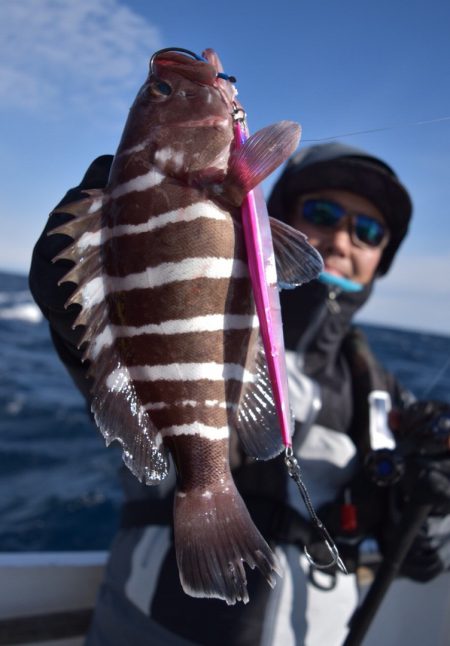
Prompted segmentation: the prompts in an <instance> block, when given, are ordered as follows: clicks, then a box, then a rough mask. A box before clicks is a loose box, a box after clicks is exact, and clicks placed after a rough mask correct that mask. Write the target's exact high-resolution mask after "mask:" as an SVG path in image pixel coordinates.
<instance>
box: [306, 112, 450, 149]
mask: <svg viewBox="0 0 450 646" xmlns="http://www.w3.org/2000/svg"><path fill="white" fill-rule="evenodd" d="M443 121H450V116H448V117H437V118H436V119H426V120H424V121H411V122H409V123H397V124H395V125H391V126H381V127H380V128H370V129H369V130H355V131H354V132H346V133H344V134H341V135H333V136H332V137H321V138H320V139H303V140H302V141H303V142H308V143H318V142H320V141H331V140H333V139H342V138H344V137H354V136H356V135H367V134H371V133H374V132H384V131H386V130H395V129H397V128H410V127H412V126H424V125H427V124H429V123H440V122H443Z"/></svg>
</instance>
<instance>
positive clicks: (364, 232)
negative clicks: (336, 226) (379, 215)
mask: <svg viewBox="0 0 450 646" xmlns="http://www.w3.org/2000/svg"><path fill="white" fill-rule="evenodd" d="M353 226H354V231H355V235H356V237H357V238H358V240H360V241H361V242H363V243H364V244H366V245H368V246H369V247H378V246H379V245H380V244H381V243H382V242H383V240H384V237H385V235H386V230H385V228H384V226H383V225H382V224H381V222H379V221H378V220H375V218H371V217H370V216H368V215H356V216H355V219H354V224H353Z"/></svg>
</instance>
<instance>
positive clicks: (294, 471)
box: [284, 446, 348, 574]
mask: <svg viewBox="0 0 450 646" xmlns="http://www.w3.org/2000/svg"><path fill="white" fill-rule="evenodd" d="M284 462H285V464H286V466H287V470H288V473H289V475H290V476H291V478H292V479H293V480H294V482H295V484H296V485H297V487H298V488H299V491H300V494H301V496H302V498H303V502H304V503H305V506H306V509H307V510H308V512H309V515H310V516H311V519H312V521H313V523H314V525H315V526H316V529H317V530H318V531H319V533H320V534H321V535H322V538H323V542H324V543H325V545H326V547H327V550H328V551H329V553H330V554H331V561H330V562H329V563H317V562H316V561H315V560H314V559H313V557H312V556H311V554H310V553H309V552H308V549H307V547H306V545H305V547H304V548H303V551H304V553H305V556H306V558H307V560H308V563H309V564H310V565H312V566H313V567H315V568H317V569H318V570H326V569H328V568H330V567H333V566H334V565H337V566H338V568H339V569H340V570H341V572H343V573H344V574H348V571H347V568H346V567H345V563H344V561H343V560H342V559H341V557H340V556H339V551H338V548H337V547H336V544H335V543H334V541H333V539H332V538H331V536H330V534H329V533H328V530H327V528H326V527H325V526H324V524H323V523H322V521H321V520H320V518H319V517H318V516H317V514H316V512H315V510H314V507H313V505H312V502H311V498H310V497H309V494H308V491H307V489H306V486H305V483H304V482H303V480H302V475H301V471H300V466H299V464H298V461H297V458H296V457H295V456H294V452H293V450H292V446H287V447H286V451H285V456H284Z"/></svg>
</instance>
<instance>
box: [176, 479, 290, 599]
mask: <svg viewBox="0 0 450 646" xmlns="http://www.w3.org/2000/svg"><path fill="white" fill-rule="evenodd" d="M174 516H175V518H174V525H175V526H174V529H175V549H176V554H177V563H178V570H179V573H180V581H181V585H182V587H183V590H184V591H185V592H186V594H188V595H190V596H192V597H210V598H211V597H213V598H216V599H223V600H224V601H226V603H227V604H228V605H234V604H235V603H236V601H242V602H244V603H247V602H248V600H249V597H248V592H247V577H246V574H245V568H244V561H245V562H246V563H247V564H248V565H249V566H250V568H251V569H254V568H255V567H257V568H258V569H259V570H260V571H261V573H262V575H263V576H264V578H265V579H266V581H267V582H268V583H269V585H270V586H271V587H272V588H273V587H274V586H275V583H276V578H275V573H277V574H279V575H281V570H280V566H279V563H278V560H277V558H276V556H275V554H274V553H273V552H272V550H271V549H270V547H269V546H268V544H267V543H266V541H265V540H264V538H263V537H262V536H261V534H260V532H259V531H258V529H257V528H256V526H255V525H254V523H253V521H252V519H251V517H250V514H249V512H248V510H247V507H246V506H245V504H244V501H243V500H242V498H241V496H240V494H239V493H238V491H237V489H236V487H235V485H234V483H233V482H230V483H229V486H227V491H223V490H222V491H220V492H211V491H202V492H198V491H194V492H192V491H191V492H177V495H176V499H175V514H174Z"/></svg>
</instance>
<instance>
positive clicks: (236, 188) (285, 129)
mask: <svg viewBox="0 0 450 646" xmlns="http://www.w3.org/2000/svg"><path fill="white" fill-rule="evenodd" d="M300 134H301V128H300V126H299V125H298V124H297V123H294V122H293V121H280V122H279V123H276V124H274V125H271V126H267V127H266V128H263V129H262V130H258V132H255V133H254V134H253V135H251V136H250V137H249V138H248V139H247V141H246V142H245V143H244V144H243V146H242V147H241V148H239V149H237V150H234V151H233V153H232V154H231V156H230V161H229V166H228V174H227V179H226V180H225V184H227V185H228V186H229V188H230V191H231V193H232V195H233V196H237V195H240V202H239V200H238V199H235V201H236V203H238V204H240V203H241V202H242V200H243V199H244V196H245V195H246V194H247V193H248V192H249V191H251V190H252V189H253V188H255V186H257V185H258V184H260V183H261V182H262V181H263V180H264V179H265V178H266V177H268V176H269V175H270V173H272V172H273V171H274V170H275V169H276V168H278V166H280V165H281V164H282V163H283V162H285V161H286V159H287V158H288V157H289V156H290V155H291V154H292V153H293V152H294V150H295V149H296V148H297V146H298V143H299V141H300Z"/></svg>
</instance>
